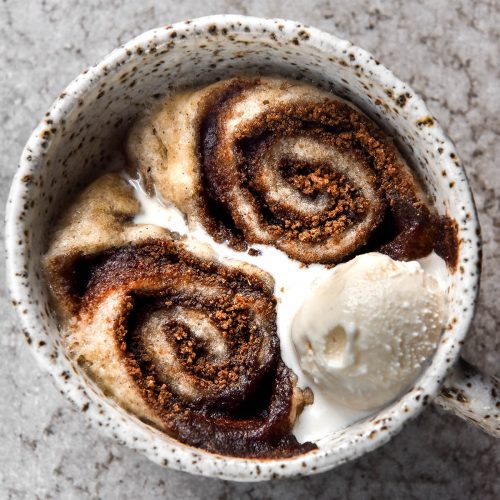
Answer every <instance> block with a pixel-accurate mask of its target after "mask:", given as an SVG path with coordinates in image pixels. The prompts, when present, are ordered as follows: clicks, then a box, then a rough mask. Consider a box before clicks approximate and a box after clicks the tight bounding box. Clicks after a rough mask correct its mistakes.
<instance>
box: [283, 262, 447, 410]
mask: <svg viewBox="0 0 500 500" xmlns="http://www.w3.org/2000/svg"><path fill="white" fill-rule="evenodd" d="M444 305H445V300H444V292H443V290H442V289H441V288H440V287H439V285H438V283H437V281H436V280H435V279H434V278H433V277H432V276H430V275H429V274H427V273H426V272H425V271H424V270H423V269H422V267H421V266H420V264H419V263H418V262H399V261H395V260H393V259H391V258H390V257H388V256H386V255H383V254H380V253H367V254H363V255H360V256H358V257H355V258H354V259H352V260H351V261H349V262H347V263H345V264H341V265H339V266H338V267H337V269H336V270H335V272H334V273H333V274H332V275H331V276H330V277H329V278H328V279H327V280H326V281H325V282H323V283H321V284H320V285H319V286H318V287H317V288H316V289H315V290H314V291H313V292H312V294H311V295H310V296H309V297H308V299H307V300H306V301H305V303H304V304H303V305H302V307H301V308H300V309H299V310H298V312H297V314H296V316H295V318H294V320H293V323H292V339H293V343H294V346H295V349H296V352H297V355H298V358H299V363H300V366H301V368H302V369H303V370H304V372H306V373H307V374H308V375H310V376H311V377H312V379H313V381H314V384H315V385H316V386H317V389H319V390H320V391H321V393H322V394H323V395H325V396H326V397H328V398H331V399H333V400H334V401H336V402H338V403H341V404H343V405H345V406H348V407H350V408H354V409H357V410H371V409H374V408H377V407H379V406H381V405H383V404H386V403H388V402H390V401H391V400H393V399H394V398H396V397H397V396H398V395H399V394H400V393H401V392H402V391H403V390H404V389H405V388H406V387H407V386H408V385H410V384H411V383H412V382H413V381H414V380H415V379H416V377H417V376H418V374H419V373H420V372H421V369H422V366H423V364H424V363H425V362H426V360H428V359H429V358H430V356H431V355H432V354H433V352H434V350H435V348H436V345H437V342H438V339H439V336H440V334H441V331H442V329H443V326H444V308H445V306H444ZM312 388H313V391H314V386H313V387H312Z"/></svg>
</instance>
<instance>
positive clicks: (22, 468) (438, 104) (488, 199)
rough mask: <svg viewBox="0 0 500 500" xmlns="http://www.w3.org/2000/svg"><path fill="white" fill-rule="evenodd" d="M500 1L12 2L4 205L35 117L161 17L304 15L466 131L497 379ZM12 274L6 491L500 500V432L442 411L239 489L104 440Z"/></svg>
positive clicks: (0, 336) (2, 31)
mask: <svg viewBox="0 0 500 500" xmlns="http://www.w3.org/2000/svg"><path fill="white" fill-rule="evenodd" d="M499 5H500V4H499V2H498V1H495V0H490V1H488V0H481V1H479V0H477V1H474V2H472V1H468V0H460V1H454V0H449V1H444V0H425V1H422V0H418V1H417V0H411V1H403V0H401V1H381V0H344V1H342V2H339V1H335V2H334V1H330V2H329V1H324V0H320V1H317V0H309V1H307V2H305V1H304V2H300V1H291V0H257V1H250V0H248V1H243V0H205V1H196V0H184V1H182V0H176V1H162V2H154V1H151V0H141V1H134V0H102V1H99V0H80V1H78V0H74V1H62V0H61V1H57V0H41V1H22V0H17V1H16V0H2V1H1V2H0V110H1V120H0V162H1V168H0V214H1V215H2V218H3V213H4V206H5V202H6V199H7V192H8V186H9V184H10V179H11V177H12V175H13V173H14V171H15V168H16V163H17V160H18V157H19V155H20V153H21V150H22V147H23V145H24V143H25V141H26V139H27V138H28V136H29V134H30V132H31V130H32V129H33V127H34V126H35V125H36V123H37V122H38V120H39V119H40V118H41V117H42V115H43V113H44V112H45V110H46V109H47V108H48V106H49V105H50V104H51V102H52V100H53V99H54V98H55V96H57V94H58V92H59V91H60V90H61V89H62V88H63V87H64V86H65V85H66V84H67V83H68V82H69V81H70V80H72V79H73V78H74V77H75V76H76V75H77V74H78V73H79V72H80V71H81V70H82V69H84V68H85V67H86V66H87V65H89V64H92V63H94V62H96V61H98V60H99V59H101V58H102V57H103V56H104V55H105V54H106V53H108V52H109V51H111V49H113V48H114V47H115V46H117V45H119V44H121V43H123V42H126V41H127V40H129V39H130V38H132V37H133V36H135V35H137V34H139V33H141V32H142V31H145V30H147V29H149V28H152V27H155V26H157V25H162V24H167V23H170V22H173V21H177V20H182V19H186V18H192V17H198V16H202V15H208V14H215V13H239V14H249V15H256V16H262V17H285V18H290V19H296V20H299V21H301V22H302V23H306V24H309V25H313V26H317V27H319V28H321V29H324V30H326V31H330V32H332V33H335V34H337V35H339V36H341V37H345V38H348V39H350V40H351V41H352V42H354V43H356V44H358V45H360V46H362V47H364V48H366V49H368V50H370V51H371V52H373V53H374V54H375V55H376V57H377V58H378V59H380V60H381V61H382V62H383V63H384V64H386V65H387V66H389V67H390V68H391V69H393V71H394V72H395V73H396V74H397V75H398V76H399V77H400V78H402V79H403V80H406V81H408V82H409V83H410V84H411V85H412V86H413V87H414V88H415V89H416V90H417V91H418V92H420V94H422V95H423V96H424V98H425V99H426V101H427V103H428V104H429V106H430V108H431V111H432V113H433V114H434V115H436V116H437V117H438V119H439V120H440V122H441V123H442V124H443V126H444V127H445V129H446V130H447V131H448V133H449V134H450V135H451V137H452V138H453V139H454V141H455V142H456V144H457V146H458V149H459V151H460V153H461V156H462V158H463V161H464V163H465V165H466V167H467V172H468V174H469V178H470V181H471V184H472V188H473V191H474V193H475V197H476V202H477V205H478V209H479V214H480V219H481V223H482V229H483V238H484V264H483V281H482V289H481V296H480V302H479V308H478V311H477V316H476V319H475V321H474V325H473V328H472V331H471V334H470V336H469V339H468V341H467V343H466V346H465V356H466V357H467V359H469V360H470V361H471V362H473V363H476V364H477V365H480V366H482V367H484V369H485V370H487V371H489V372H490V373H493V374H496V375H497V376H498V375H500V335H499V334H498V330H497V328H498V325H499V320H500V304H499V302H498V300H499V297H500V293H499V292H500V266H499V264H500V174H499V169H500V164H499V158H500V141H499V134H500V87H499V82H500V79H499V76H500V75H499V73H500V66H499V64H498V58H499V52H500V41H499V40H500V39H499V35H500V7H499ZM1 237H3V234H2V236H1ZM1 237H0V238H1ZM1 243H2V245H1V250H0V254H1V255H0V257H1V258H2V261H3V241H2V242H1ZM4 282H5V280H4V267H3V265H2V266H0V325H1V331H0V355H1V361H0V498H2V499H3V498H6V499H7V498H9V499H10V498H12V499H24V498H26V499H31V498H64V499H73V498H107V499H115V498H117V499H118V498H120V499H128V498H145V499H147V498H158V497H161V498H176V499H191V498H218V499H230V498H238V499H240V498H241V499H267V498H281V499H287V500H288V499H295V498H297V499H298V498H319V499H330V498H353V499H365V498H388V497H392V498H396V499H399V498H425V499H427V500H430V499H434V498H439V499H447V498H450V499H462V498H463V499H470V498H478V499H489V498H491V499H493V498H500V442H495V441H494V440H493V439H492V438H490V437H488V436H486V435H484V434H483V433H481V432H480V431H478V430H476V429H473V428H471V427H468V426H467V425H466V424H465V423H463V422H461V421H459V420H457V419H455V418H453V417H450V416H446V415H442V414H440V413H439V412H438V411H437V410H435V409H434V408H432V407H431V408H429V409H428V410H427V411H426V412H425V413H424V414H423V415H422V416H421V417H419V418H418V419H417V420H416V421H414V422H412V423H411V424H409V425H408V426H407V427H406V428H405V429H404V431H403V432H402V433H401V434H400V435H399V436H397V437H396V438H395V439H394V440H393V441H392V442H391V443H389V444H388V445H386V446H384V447H383V448H381V449H379V450H377V451H375V452H373V453H371V454H369V455H367V456H365V457H363V458H361V459H360V460H358V461H356V462H354V463H349V464H346V465H344V466H342V467H340V468H338V469H337V470H334V471H331V472H328V473H325V474H321V475H318V476H315V477H310V478H304V479H295V480H293V479H292V480H284V481H278V482H273V483H268V484H236V483H228V482H223V481H219V480H212V479H205V478H200V477H194V476H193V477H192V476H189V475H187V474H185V473H180V472H174V471H169V470H164V469H161V468H159V467H157V466H156V465H154V464H153V463H150V462H148V460H146V459H145V458H144V457H142V456H140V455H138V454H137V453H135V452H132V451H130V450H128V449H125V448H123V447H120V446H117V445H116V444H114V443H112V442H110V441H109V440H107V439H104V438H103V437H102V436H101V435H99V433H98V432H97V431H95V430H94V429H92V428H90V427H89V425H88V424H87V423H86V422H85V421H84V420H83V417H82V416H81V415H80V414H78V413H77V412H76V411H75V409H74V408H73V407H72V406H71V405H70V403H69V402H67V401H66V400H65V399H63V398H62V396H60V394H59V393H58V392H57V390H56V389H55V387H54V385H53V383H52V381H51V380H50V378H49V377H48V376H47V375H46V374H45V373H43V372H42V371H41V370H40V369H39V368H38V366H37V365H36V364H35V362H34V360H33V358H32V356H31V353H30V352H29V350H28V348H27V346H26V345H25V343H24V340H23V338H22V335H20V333H19V330H18V328H17V320H16V318H15V317H14V315H13V312H12V311H11V309H10V306H9V305H8V301H7V297H6V292H5V287H4Z"/></svg>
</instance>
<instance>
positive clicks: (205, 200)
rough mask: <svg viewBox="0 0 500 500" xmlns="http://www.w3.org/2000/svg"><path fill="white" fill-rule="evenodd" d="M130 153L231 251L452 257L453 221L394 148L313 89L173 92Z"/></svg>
mask: <svg viewBox="0 0 500 500" xmlns="http://www.w3.org/2000/svg"><path fill="white" fill-rule="evenodd" d="M128 155H129V158H130V159H131V161H132V164H133V165H134V166H135V167H136V168H137V169H138V170H139V171H140V172H141V173H142V177H143V178H144V179H145V180H146V182H147V183H148V185H149V187H150V189H152V187H153V186H154V187H155V189H156V190H157V191H158V192H159V193H160V194H161V196H162V197H163V198H164V199H167V200H170V201H172V202H173V203H174V204H175V205H176V206H178V207H179V208H180V209H181V210H182V211H183V212H184V213H185V214H187V216H188V218H189V219H190V220H196V221H199V222H201V223H202V224H203V225H204V226H205V228H206V229H207V230H208V232H209V233H210V234H211V235H212V236H213V237H214V238H215V239H216V240H218V241H223V240H227V241H229V242H230V243H231V244H232V245H233V246H235V247H236V248H240V249H244V248H246V246H247V245H249V244H252V243H262V244H269V245H274V246H276V247H278V248H279V249H281V250H283V251H284V252H286V253H287V254H288V255H289V256H290V257H292V258H294V259H297V260H300V261H302V262H304V263H313V262H319V263H325V264H331V263H337V262H340V261H342V260H344V259H345V258H346V257H347V256H349V255H351V254H353V253H354V252H355V251H357V250H359V249H361V248H366V249H367V250H374V249H377V250H379V251H381V252H384V253H387V254H389V255H391V256H392V257H394V258H397V259H404V260H410V259H415V258H419V257H423V256H425V255H427V254H428V253H430V252H431V251H432V250H433V249H435V250H436V251H437V252H438V253H439V252H440V253H441V254H442V255H443V257H444V258H445V259H446V260H447V261H448V263H449V264H451V265H452V264H453V263H454V260H455V259H456V255H454V254H453V244H454V242H453V230H454V227H453V224H452V223H451V221H449V220H448V219H446V218H439V217H438V216H437V215H436V214H435V213H434V211H433V210H432V209H431V208H430V205H429V204H428V202H427V199H426V196H425V195H424V193H423V191H422V189H421V188H420V185H419V183H418V181H417V180H416V178H415V176H414V174H413V172H412V170H411V169H410V168H409V167H408V165H407V164H406V162H405V161H404V160H403V159H402V157H401V156H400V155H399V153H398V151H397V149H396V148H395V147H394V145H393V144H392V142H391V141H390V140H389V139H388V138H387V136H386V135H384V134H383V133H382V132H381V131H380V130H379V129H378V127H377V126H376V125H375V124H374V123H373V122H372V121H371V120H369V119H368V118H366V117H365V116H364V115H363V114H362V113H361V112H360V111H359V110H357V109H356V108H354V107H353V106H352V105H350V104H349V103H347V102H345V101H343V100H341V99H339V98H336V97H335V96H333V95H332V94H330V93H327V92H324V91H321V90H319V89H317V88H315V87H313V86H311V85H305V84H301V83H298V82H291V81H287V80H281V79H273V78H263V77H262V78H249V77H245V78H243V77H240V78H233V79H230V80H225V81H222V82H218V83H215V84H212V85H209V86H207V87H204V88H202V89H198V90H189V91H185V92H180V93H177V94H175V95H174V96H171V97H169V98H168V99H166V100H165V101H164V102H163V103H162V104H161V105H160V106H159V107H158V108H157V110H155V111H154V112H153V113H151V114H149V115H148V116H146V117H145V118H144V119H142V120H140V121H139V122H138V123H137V125H136V126H135V127H134V128H133V129H132V131H131V133H130V136H129V141H128ZM439 242H440V243H439Z"/></svg>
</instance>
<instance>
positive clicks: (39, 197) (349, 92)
mask: <svg viewBox="0 0 500 500" xmlns="http://www.w3.org/2000/svg"><path fill="white" fill-rule="evenodd" d="M243 72H244V73H254V74H255V73H259V74H280V75H283V76H287V77H291V78H297V79H308V80H313V81H314V82H316V83H317V84H319V85H321V86H323V87H325V88H328V89H331V90H332V91H333V92H335V93H337V94H339V95H341V96H343V97H345V98H347V99H349V100H351V101H353V102H354V103H355V104H357V105H358V106H360V107H361V108H362V109H363V110H364V111H365V112H366V113H367V114H368V115H370V116H371V117H372V118H373V119H375V120H376V121H377V122H378V123H379V124H381V125H382V126H383V127H384V128H385V129H387V130H388V131H389V132H390V133H391V134H392V135H393V136H394V137H395V138H396V140H397V142H398V144H399V146H400V148H401V150H402V151H403V152H404V153H405V154H406V156H407V157H408V158H409V159H411V162H412V163H413V165H414V167H415V168H416V169H417V170H418V172H419V173H420V175H421V177H422V179H424V182H425V184H426V186H427V189H428V191H429V193H430V195H431V196H432V198H433V199H434V200H435V205H436V207H437V209H438V210H439V211H440V212H441V213H448V214H449V215H451V216H452V217H453V218H455V220H456V221H457V223H458V225H459V240H460V249H459V264H458V270H457V271H456V272H455V273H454V274H450V275H449V276H448V287H447V295H448V302H449V317H448V321H447V326H446V329H445V331H444V333H443V335H442V338H441V341H440V343H439V346H438V349H437V351H436V353H435V356H434V358H433V360H432V363H431V364H430V365H429V367H428V368H427V369H426V370H425V372H424V373H423V374H422V375H421V377H420V378H419V379H418V380H417V382H416V383H415V384H414V386H413V387H412V388H411V390H409V391H408V392H407V393H406V394H404V395H403V396H402V397H401V398H400V399H398V400H397V401H396V402H394V403H393V404H391V405H390V406H388V407H386V408H384V409H383V410H382V411H380V412H379V413H378V414H376V415H373V416H372V417H371V418H369V419H367V420H365V421H361V422H358V423H356V424H354V425H352V426H350V427H349V428H347V429H345V430H342V431H339V432H336V433H334V434H332V435H325V436H323V437H322V438H321V439H320V440H319V441H318V442H317V444H318V446H319V448H318V449H317V450H315V451H313V452H310V453H307V454H305V455H302V456H298V457H294V458H291V459H279V460H274V459H273V460H257V459H238V458H233V457H223V456H218V455H213V454H210V453H207V452H204V451H202V450H199V449H194V448H191V447H189V446H186V445H183V444H181V443H179V442H177V441H175V440H173V439H171V438H169V437H168V436H166V435H164V434H162V433H160V432H159V431H157V430H155V429H153V428H151V427H149V426H148V425H146V424H144V423H142V422H140V421H139V420H138V419H137V418H135V417H133V416H131V415H129V414H127V413H126V412H125V411H123V410H122V409H121V408H119V407H118V406H117V405H116V404H115V403H114V402H113V401H111V400H109V399H107V398H105V397H104V396H103V395H102V393H101V392H100V390H99V389H98V388H97V387H95V386H94V385H93V384H92V383H91V382H90V381H89V380H88V378H87V377H86V376H85V375H84V374H83V373H81V371H80V370H79V368H78V367H77V366H76V365H75V364H74V363H73V362H72V360H70V359H69V358H68V356H67V354H66V352H65V349H64V347H63V346H62V345H61V342H60V333H59V330H58V324H57V319H56V317H55V315H54V313H53V311H52V310H51V308H50V306H49V297H48V293H47V288H46V285H45V283H44V280H43V276H42V275H41V271H40V269H41V264H40V258H41V255H42V254H43V253H44V251H45V250H46V248H47V239H46V238H47V234H48V233H49V232H50V231H49V230H50V228H51V227H52V226H53V224H54V221H55V219H57V216H58V215H59V214H60V213H61V210H62V209H64V206H65V204H66V203H68V200H70V199H71V198H72V197H73V196H74V195H75V193H77V192H78V191H79V190H80V189H81V187H82V186H83V185H84V184H85V183H86V182H88V181H89V179H91V178H92V177H95V176H96V174H97V173H98V171H99V168H100V166H102V165H104V164H105V162H106V159H107V157H108V155H109V154H110V152H111V151H112V150H113V148H115V146H116V145H117V144H119V143H120V141H122V140H123V137H124V133H125V132H126V130H127V128H128V127H129V125H130V123H131V122H132V121H133V119H134V116H135V115H136V114H137V113H138V111H140V110H141V109H142V108H143V105H144V102H145V101H147V100H150V99H152V98H155V96H156V97H157V96H158V95H161V94H162V93H164V92H165V91H167V90H170V89H172V88H174V87H176V86H179V85H188V84H194V83H196V84H200V83H202V82H210V81H213V80H215V79H217V78H222V77H228V76H232V75H236V74H241V73H243ZM6 242H7V254H8V265H7V267H8V284H9V287H10V293H11V297H12V302H13V304H14V305H15V307H16V308H17V311H18V313H19V317H20V319H21V324H22V328H23V332H24V335H25V336H26V339H27V341H28V343H29V344H30V345H31V347H32V348H33V350H34V352H35V354H36V357H37V358H38V360H39V361H40V363H41V364H42V365H43V366H44V368H45V369H46V370H47V371H49V372H50V373H51V374H52V375H53V376H54V378H55V380H56V382H57V384H58V385H59V387H60V389H61V391H62V392H63V393H64V394H66V395H67V397H68V398H69V399H70V400H72V401H73V402H74V403H75V404H76V405H78V407H79V408H80V409H81V411H82V412H83V413H84V414H85V415H86V416H87V418H88V419H89V420H90V421H91V422H92V423H93V424H94V425H95V426H97V427H101V428H102V429H103V430H104V431H105V432H106V433H107V434H108V435H109V436H111V437H113V438H114V439H115V440H117V441H119V442H121V443H124V444H126V445H128V446H130V447H131V448H133V449H136V450H138V451H141V452H143V453H144V454H145V455H147V456H148V457H149V458H150V459H151V460H153V461H155V462H157V463H158V464H160V465H164V466H168V467H172V468H174V469H179V470H185V471H188V472H192V473H195V474H203V475H206V476H214V477H220V478H225V479H232V480H240V481H253V480H264V479H270V478H277V477H284V476H295V475H307V474H312V473H315V472H321V471H325V470H328V469H331V468H333V467H335V466H337V465H339V464H341V463H343V462H345V461H347V460H350V459H353V458H355V457H358V456H360V455H361V454H363V453H366V452H368V451H370V450H373V449H374V448H376V447H378V446H380V445H381V444H383V443H385V442H386V441H388V440H389V439H390V438H391V436H393V435H394V434H395V433H397V432H398V431H400V430H401V428H402V426H403V425H404V423H405V422H407V421H408V420H409V419H410V418H412V417H414V416H416V415H417V414H418V413H419V412H420V411H421V410H422V409H423V407H424V406H425V405H427V404H428V403H429V402H430V401H431V400H432V399H433V398H435V397H436V396H437V399H436V401H437V402H439V403H440V404H441V405H442V406H444V407H446V408H448V409H453V410H454V411H455V412H456V413H458V414H461V415H462V416H464V417H466V418H468V419H469V420H471V421H475V422H476V423H477V424H478V425H480V426H482V427H483V428H485V429H486V430H488V431H489V432H490V433H492V434H495V433H496V434H497V435H498V433H499V430H498V429H499V427H500V424H499V420H498V413H499V411H500V409H499V407H500V403H499V402H498V399H497V398H498V396H497V392H496V386H495V384H496V381H494V380H492V379H489V378H487V377H483V376H481V375H480V374H478V373H477V372H476V371H475V370H474V369H473V368H471V367H465V368H464V366H463V365H461V366H460V367H457V365H455V363H456V361H457V358H458V354H459V351H460V346H461V345H462V343H463V340H464V337H465V335H466V333H467V330H468V328H469V326H470V323H471V319H472V316H473V312H474V306H475V302H476V296H477V291H478V282H479V270H480V238H479V227H478V220H477V217H476V213H475V208H474V203H473V199H472V196H471V192H470V188H469V185H468V183H467V179H466V176H465V173H464V170H463V168H462V166H461V164H460V161H459V159H458V156H457V153H456V151H455V149H454V147H453V144H452V143H451V142H450V140H449V139H448V138H447V137H446V136H445V134H444V133H443V131H442V130H441V128H440V127H439V125H438V124H437V123H436V120H435V119H434V118H433V117H432V116H430V114H429V111H428V110H427V108H426V107H425V104H424V103H423V102H422V100H421V99H420V98H419V97H418V96H417V95H416V94H415V92H414V91H413V90H412V89H411V88H410V87H409V86H408V85H406V84H405V83H403V82H401V81H400V80H398V79H397V78H396V77H395V76H394V75H393V74H392V73H391V72H390V71H389V70H387V69H386V68H385V67H384V66H382V65H381V64H380V63H379V62H378V61H377V60H376V59H374V58H373V57H372V56H371V55H370V54H369V53H367V52H366V51H364V50H362V49H360V48H358V47H355V46H353V45H352V44H351V43H349V42H347V41H345V40H340V39H338V38H336V37H334V36H332V35H329V34H326V33H323V32H321V31H318V30H317V29H313V28H309V27H307V26H303V25H301V24H298V23H295V22H291V21H283V20H268V19H258V18H251V17H242V16H213V17H206V18H201V19H197V20H193V21H185V22H181V23H177V24H174V25H168V26H164V27H161V28H158V29H154V30H152V31H148V32H147V33H144V34H142V35H141V36H139V37H137V38H135V39H134V40H132V41H131V42H129V43H127V44H126V45H124V46H122V47H120V48H118V49H116V50H114V51H113V52H112V53H111V54H109V55H108V56H107V57H106V58H105V59H104V60H103V61H101V62H100V63H99V64H96V65H95V66H93V67H92V68H90V69H88V70H87V71H85V72H84V73H82V74H81V75H79V76H78V77H77V78H76V79H75V80H74V81H73V82H72V83H71V84H70V85H69V86H68V87H67V88H66V89H65V90H64V91H63V92H62V93H61V94H60V96H59V98H58V99H57V100H56V102H55V103H54V105H53V106H52V107H51V108H50V110H49V111H48V112H47V113H46V115H45V117H44V119H43V120H42V122H41V123H40V125H39V126H38V127H37V128H36V130H35V131H34V132H33V134H32V136H31V137H30V139H29V141H28V143H27V144H26V147H25V149H24V151H23V153H22V157H21V161H20V165H19V170H18V171H17V173H16V176H15V178H14V181H13V184H12V188H11V192H10V197H9V201H8V207H7V225H6ZM450 370H451V371H452V374H451V375H449V372H450ZM447 377H448V378H447ZM443 384H444V387H443V388H442V389H441V392H440V393H439V394H438V392H439V389H440V387H441V386H442V385H443Z"/></svg>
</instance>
